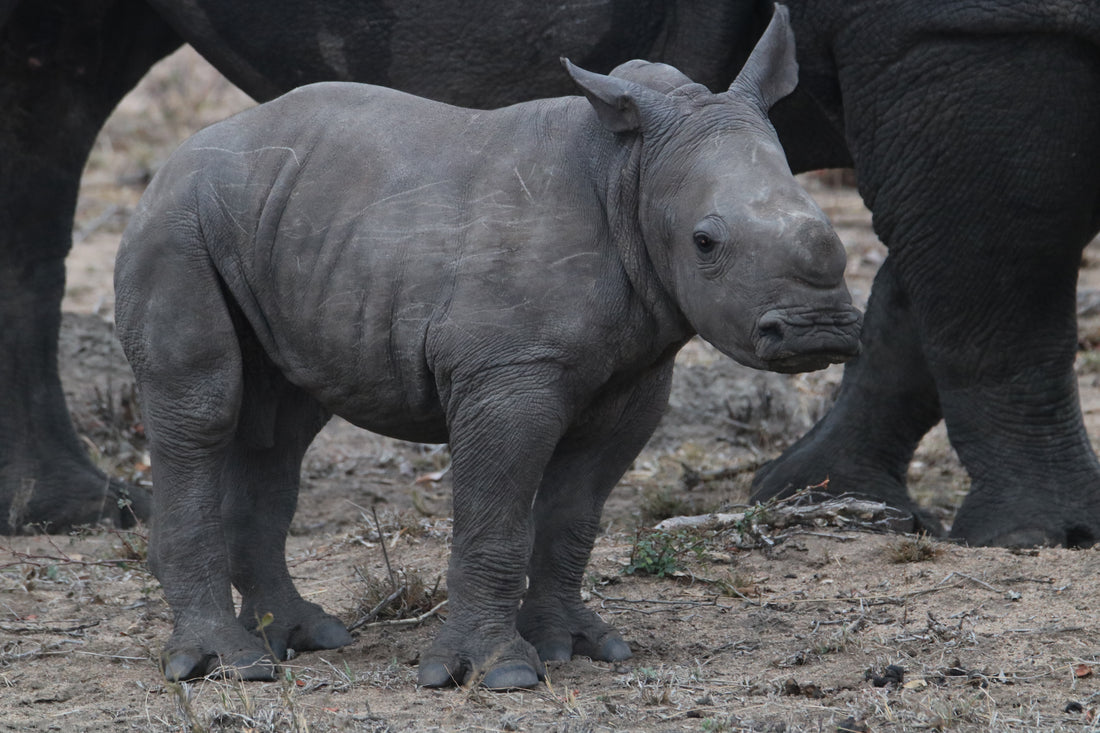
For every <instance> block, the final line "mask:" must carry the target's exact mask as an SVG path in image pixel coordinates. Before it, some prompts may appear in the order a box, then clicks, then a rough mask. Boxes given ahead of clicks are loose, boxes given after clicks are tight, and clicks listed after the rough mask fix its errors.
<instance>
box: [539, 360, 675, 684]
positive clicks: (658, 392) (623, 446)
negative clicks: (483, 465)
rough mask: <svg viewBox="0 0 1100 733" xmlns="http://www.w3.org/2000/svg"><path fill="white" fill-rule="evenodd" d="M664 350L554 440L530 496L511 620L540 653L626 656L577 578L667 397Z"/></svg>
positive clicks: (561, 656) (559, 657)
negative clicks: (526, 556)
mask: <svg viewBox="0 0 1100 733" xmlns="http://www.w3.org/2000/svg"><path fill="white" fill-rule="evenodd" d="M673 358H674V357H673V356H672V355H670V356H669V357H668V358H667V359H664V360H663V361H662V362H661V364H660V365H659V366H656V367H653V368H652V369H651V370H650V372H649V373H648V374H646V375H645V377H643V378H642V379H641V380H640V381H639V382H635V383H632V384H630V385H629V386H626V387H619V388H614V389H610V390H609V391H608V392H607V393H606V394H605V395H603V396H602V397H601V398H600V399H599V400H598V401H597V402H596V403H595V404H594V405H593V406H592V408H590V409H589V410H588V411H587V413H586V414H585V415H584V416H582V417H581V419H579V420H577V421H576V424H575V427H574V428H572V429H571V430H570V431H569V432H568V433H566V435H565V436H564V437H563V438H562V441H561V442H560V443H559V444H558V447H557V450H556V451H555V452H554V457H553V458H552V459H551V461H550V465H549V466H547V468H546V472H545V474H544V475H543V479H542V484H541V485H540V487H539V491H538V494H537V496H536V497H535V505H534V508H533V510H532V514H533V516H534V520H535V545H534V549H533V551H532V554H531V564H530V567H529V569H528V577H529V587H528V589H527V595H526V597H525V598H524V601H523V607H522V608H521V609H520V613H519V619H518V621H517V626H518V628H519V631H520V633H521V634H523V637H524V638H525V639H527V641H529V642H531V643H532V644H533V645H534V646H535V649H536V650H538V653H539V657H540V658H541V659H543V660H568V659H571V658H572V657H573V655H574V654H580V655H584V656H587V657H591V658H593V659H599V660H603V661H608V662H617V661H621V660H623V659H627V658H629V657H630V656H631V652H630V647H629V646H627V644H626V642H625V641H623V639H622V637H621V636H620V635H619V632H618V631H616V630H615V629H614V628H613V627H611V626H610V625H609V624H607V623H605V622H604V621H603V620H602V619H600V617H599V615H597V614H596V612H595V611H592V610H590V609H588V608H586V607H585V605H584V603H583V602H582V601H581V594H580V590H581V581H582V579H583V577H584V570H585V567H586V566H587V564H588V558H589V555H590V554H591V553H592V544H593V542H594V541H595V539H596V534H597V532H598V531H599V528H600V514H601V512H602V510H603V505H604V502H605V501H606V500H607V496H608V494H610V493H611V490H612V489H613V488H614V487H615V484H616V483H618V481H619V479H620V478H622V475H623V473H624V472H625V471H626V470H627V469H628V468H629V467H630V464H631V463H632V462H633V461H634V459H635V458H636V457H637V455H638V453H639V452H640V451H641V450H642V448H643V447H645V443H646V441H647V440H649V437H650V436H651V435H652V434H653V430H654V428H656V426H657V423H658V422H659V421H660V419H661V415H662V413H663V412H664V410H665V406H666V405H667V404H668V394H669V387H670V384H671V377H672V360H673Z"/></svg>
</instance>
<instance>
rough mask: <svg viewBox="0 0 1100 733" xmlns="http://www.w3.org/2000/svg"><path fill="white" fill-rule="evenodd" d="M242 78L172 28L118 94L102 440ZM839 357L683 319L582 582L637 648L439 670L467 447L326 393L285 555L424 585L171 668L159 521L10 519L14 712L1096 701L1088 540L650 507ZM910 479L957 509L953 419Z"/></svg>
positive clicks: (619, 719) (355, 717) (95, 410)
mask: <svg viewBox="0 0 1100 733" xmlns="http://www.w3.org/2000/svg"><path fill="white" fill-rule="evenodd" d="M247 104H249V102H248V100H247V98H244V97H243V95H240V93H239V92H236V91H235V90H234V89H233V88H232V87H230V86H229V85H228V84H226V83H225V82H224V81H223V80H221V79H220V77H219V76H218V75H217V74H216V73H215V72H213V71H212V70H210V69H209V68H208V67H206V66H205V65H204V64H202V63H201V62H199V61H198V60H197V59H196V57H195V56H194V55H193V54H191V53H190V52H182V53H180V54H177V55H176V56H174V57H173V58H171V59H169V60H168V61H167V62H165V63H163V64H162V65H160V66H159V67H158V69H157V70H156V71H155V73H154V74H153V75H152V76H151V77H150V78H149V79H147V80H146V81H145V82H143V84H142V86H141V88H139V89H138V90H137V91H135V93H134V94H133V95H131V96H130V97H129V98H128V99H127V100H126V101H125V102H124V103H123V105H122V106H121V107H120V109H119V110H118V112H117V113H116V115H115V117H114V118H112V121H111V123H110V125H109V126H108V128H107V129H106V130H105V131H104V133H103V135H102V136H101V138H100V142H99V143H98V144H97V148H96V151H95V154H94V155H93V157H92V161H91V163H90V165H89V169H88V171H87V172H86V176H85V179H84V185H83V188H82V197H81V200H80V206H79V212H78V221H77V224H76V229H75V244H74V248H73V255H72V257H71V258H70V262H69V285H68V290H67V297H66V301H65V310H66V317H65V322H64V325H63V334H62V347H61V351H62V357H61V358H62V370H63V380H64V384H65V389H66V393H67V394H68V396H69V398H70V404H71V405H72V408H73V413H74V419H75V421H76V423H77V426H78V429H79V430H80V432H81V434H82V435H83V436H85V438H86V443H87V445H88V447H89V450H90V451H91V452H92V453H93V455H94V456H95V457H96V459H97V460H99V461H100V462H101V464H102V465H103V467H104V468H105V469H106V470H108V471H111V472H112V473H114V474H116V475H120V476H123V477H126V478H127V479H129V480H134V481H147V480H148V479H147V469H148V467H147V459H146V457H145V456H144V452H143V446H142V443H141V435H140V430H139V429H137V428H136V425H139V423H140V415H138V414H135V413H134V412H133V411H132V409H131V408H130V407H129V403H128V401H127V397H128V395H129V394H130V390H131V389H132V379H131V377H130V375H129V370H128V367H127V365H126V364H125V361H124V359H123V358H122V356H121V352H120V350H119V348H118V346H117V343H116V342H115V340H114V337H113V334H112V331H111V326H110V317H111V308H112V296H111V288H112V286H111V278H110V273H111V269H112V266H113V253H114V249H115V247H116V246H117V242H118V238H119V234H120V232H121V229H122V227H123V226H124V224H125V221H126V217H127V216H128V214H129V212H130V211H131V210H132V207H133V205H134V203H136V201H137V198H138V196H140V193H141V189H142V187H143V185H144V183H145V182H146V181H147V180H148V177H149V175H150V174H151V172H152V171H154V170H155V169H156V167H157V166H158V165H159V163H160V162H161V161H163V160H164V158H165V157H166V156H167V154H168V153H169V152H170V151H171V149H172V148H173V147H174V145H175V144H178V142H179V141H181V140H182V139H183V138H184V137H186V136H187V135H188V134H190V133H192V132H194V131H195V130H197V129H198V128H199V127H200V126H202V125H203V124H207V123H209V122H212V121H214V120H216V119H219V118H221V117H223V116H225V115H226V114H229V113H230V112H232V111H233V110H234V109H240V108H241V107H242V106H245V105H247ZM835 178H836V176H835V175H826V176H811V177H806V178H805V179H804V180H805V183H806V185H807V186H808V187H809V188H810V189H811V190H812V191H813V192H814V194H815V196H817V197H818V198H819V200H820V202H821V204H822V206H823V208H825V210H826V211H827V212H828V213H829V215H830V217H831V218H832V219H833V222H834V224H835V225H836V226H837V229H838V231H839V232H840V233H841V237H842V239H844V241H845V244H846V246H847V248H848V251H849V276H850V283H851V286H852V289H853V292H854V294H855V295H856V297H857V299H865V298H866V296H867V293H868V291H869V289H870V279H871V278H872V277H873V274H874V271H875V268H876V267H877V265H878V264H879V263H880V262H881V260H882V256H883V253H884V250H883V249H882V247H881V245H880V244H879V243H878V242H877V240H876V239H875V237H874V235H873V233H872V232H871V230H870V225H869V216H868V214H867V212H866V210H865V209H864V208H863V207H862V204H861V203H860V201H859V199H858V196H856V195H855V193H854V192H853V191H852V190H851V189H850V188H845V187H843V186H839V187H838V186H835V185H833V184H834V183H835V181H834V179H835ZM1098 267H1100V249H1096V246H1095V245H1094V246H1093V247H1092V248H1090V251H1089V253H1088V256H1087V257H1086V263H1085V267H1084V269H1083V271H1082V273H1083V274H1082V278H1083V286H1082V296H1081V304H1082V309H1083V310H1082V312H1083V313H1084V314H1085V315H1084V316H1083V317H1082V320H1081V334H1082V343H1083V344H1084V345H1085V348H1084V349H1083V350H1082V352H1081V358H1080V359H1079V369H1078V371H1079V376H1080V381H1081V393H1082V400H1083V404H1084V406H1085V409H1086V417H1087V420H1088V423H1089V427H1090V433H1091V434H1093V435H1094V436H1096V435H1097V433H1098V429H1100V426H1098V425H1097V423H1096V413H1097V411H1098V410H1100V368H1098V367H1097V364H1098V360H1097V359H1096V358H1095V353H1094V352H1093V351H1092V350H1091V349H1092V347H1093V345H1095V344H1096V343H1100V320H1098V318H1100V317H1098V316H1096V315H1094V314H1093V312H1092V311H1093V310H1100V308H1097V306H1096V305H1095V304H1096V303H1097V302H1098V301H1100V298H1096V297H1095V292H1096V291H1094V290H1093V289H1092V288H1093V287H1094V286H1095V283H1096V282H1097V281H1098V277H1100V275H1098ZM839 374H840V371H839V369H835V368H834V369H830V370H826V371H825V372H821V373H817V374H812V375H803V376H797V377H790V378H788V377H781V376H779V375H773V374H761V373H756V372H752V371H750V370H747V369H744V368H742V367H739V366H737V365H735V364H732V363H731V362H730V361H729V360H728V359H725V358H724V357H721V356H720V355H718V354H716V353H715V352H714V350H713V349H711V348H709V347H708V346H706V345H705V344H701V343H693V344H691V345H689V347H688V348H687V349H685V351H684V354H683V355H682V357H681V359H680V364H679V366H678V370H677V376H676V383H675V387H674V392H673V398H672V402H671V406H670V410H669V413H668V415H667V416H666V418H665V420H664V422H663V423H662V425H661V428H660V430H659V432H658V435H657V436H655V438H654V440H653V441H652V442H651V444H650V446H649V447H648V448H647V449H646V451H645V452H644V453H643V454H642V456H640V457H639V459H638V460H637V461H636V463H635V465H634V467H633V468H632V470H631V471H630V472H628V474H627V475H626V476H625V477H624V479H623V482H622V485H621V486H620V487H619V488H618V489H617V490H616V493H615V495H614V496H613V498H612V501H611V502H610V503H609V506H608V508H607V512H606V515H605V525H606V532H605V533H604V534H603V535H602V536H601V537H600V538H599V540H598V543H597V547H596V551H595V553H594V556H593V560H592V563H591V566H590V568H589V574H588V579H587V582H586V584H585V593H586V595H587V597H588V602H589V603H590V605H591V606H592V607H595V608H598V609H599V610H600V612H601V613H602V614H603V615H604V617H605V618H606V619H608V620H609V621H610V622H611V623H614V624H615V625H616V626H618V627H619V628H620V629H622V630H623V632H624V636H625V638H626V639H627V641H628V642H630V644H631V646H632V648H633V649H634V650H635V656H634V658H633V659H632V660H630V661H629V663H627V664H622V665H608V664H601V663H593V662H591V661H589V660H587V659H576V660H573V661H572V662H569V663H565V664H555V665H552V666H551V667H550V669H549V676H548V679H547V682H546V684H545V685H544V686H541V687H539V688H538V689H537V690H534V691H530V692H515V693H503V694H502V693H487V692H484V691H479V690H477V689H464V690H449V691H425V690H417V689H416V687H415V678H416V670H415V663H416V660H417V657H418V654H419V651H420V650H421V649H423V648H425V647H426V646H427V644H428V643H429V641H430V639H431V638H432V636H433V635H434V633H435V632H436V631H437V630H438V627H439V624H440V623H441V620H442V618H444V617H445V614H446V606H445V605H444V606H442V607H441V608H439V609H438V610H437V611H435V612H434V613H428V612H429V611H430V610H431V609H432V608H433V607H435V606H436V604H437V603H438V601H440V600H442V598H444V597H445V594H444V591H443V590H442V588H440V589H436V590H435V593H434V594H433V593H432V592H431V591H432V590H433V588H435V586H436V584H437V581H438V582H441V581H439V579H440V578H441V576H442V574H443V573H444V570H445V568H446V561H447V553H448V541H449V519H448V513H449V504H450V498H449V485H448V478H447V476H446V474H445V472H443V471H444V469H445V468H446V465H447V453H446V451H445V449H443V448H441V447H438V446H415V445H411V444H407V443H400V442H397V441H392V440H388V439H384V438H380V437H377V436H372V435H369V434H367V433H364V432H362V431H358V430H355V429H354V428H351V427H350V426H348V425H346V424H344V423H340V422H334V423H333V424H332V425H330V426H329V427H328V428H326V430H325V431H324V433H323V434H322V436H321V437H320V438H319V439H318V441H317V443H316V444H315V445H314V447H313V448H312V449H311V451H310V454H309V456H308V458H307V461H306V467H305V487H304V490H303V493H302V498H301V502H300V508H299V513H298V516H297V518H296V521H295V524H294V527H293V531H292V537H291V539H290V546H289V550H288V552H289V557H290V564H291V568H292V572H293V573H294V575H295V578H296V582H297V584H298V586H299V588H300V589H301V591H302V592H303V594H304V595H306V597H308V598H310V599H311V600H314V601H316V602H319V603H321V604H322V605H324V606H325V607H326V608H327V609H328V610H330V611H331V612H333V613H336V614H338V615H339V616H340V617H341V618H343V619H344V620H346V621H347V622H348V623H349V624H354V623H356V622H361V621H362V619H363V618H364V617H365V616H366V615H367V612H368V611H369V610H370V609H371V608H372V607H373V606H375V605H376V604H377V602H378V600H379V599H380V598H381V597H384V596H386V595H388V594H389V593H390V590H391V587H392V586H391V585H390V580H389V572H388V570H387V562H386V560H385V557H384V555H383V551H382V545H383V543H384V546H385V548H386V556H388V561H389V566H390V567H392V569H393V570H394V571H395V573H396V580H397V583H398V585H402V584H404V585H406V586H420V587H421V589H420V593H419V595H417V594H415V593H410V594H408V595H409V596H410V597H408V599H407V606H408V607H407V608H405V609H398V611H399V612H396V613H393V614H391V616H392V617H390V618H386V617H382V618H377V619H373V620H371V621H369V622H363V623H362V625H360V626H359V627H358V628H357V629H356V631H355V635H356V637H357V638H356V642H355V643H354V644H353V645H351V646H350V647H348V648H346V649H343V650H339V651H335V652H328V653H309V654H303V655H301V656H299V657H297V658H295V659H293V660H292V661H291V662H289V663H288V664H287V665H285V668H284V669H285V676H284V678H283V679H281V680H280V681H278V682H273V683H248V684H240V683H235V682H226V681H219V680H205V681H199V682H195V683H188V684H182V685H167V684H165V682H164V680H163V678H162V677H161V676H160V675H159V673H158V671H157V667H156V662H155V660H156V658H157V654H158V651H159V648H160V645H161V644H162V643H163V641H164V640H165V639H166V638H167V636H168V634H169V632H170V623H171V619H170V614H169V612H168V609H167V606H166V605H165V602H164V600H163V596H162V594H161V591H160V588H159V586H158V584H157V582H156V580H155V578H153V577H152V576H151V575H150V574H149V573H148V572H147V570H146V569H145V568H144V565H143V563H142V560H143V557H144V543H145V530H144V529H143V528H139V530H138V531H136V532H127V533H123V532H110V531H102V530H91V531H88V532H84V533H75V534H73V535H67V536H50V535H41V536H35V537H18V538H12V539H0V730H12V731H16V730H18V731H26V730H57V731H66V732H67V731H98V730H192V731H201V730H212V731H223V730H224V731H229V730H233V731H268V730H270V731H284V730H307V729H311V730H317V731H324V730H357V731H358V730H369V731H376V730H377V731H383V730H470V729H473V730H493V731H495V730H561V731H567V730H568V731H589V730H642V731H676V730H698V731H733V730H760V731H782V730H830V731H832V730H841V729H849V730H915V729H933V730H988V731H1003V730H1063V729H1064V730H1079V729H1086V730H1087V729H1092V728H1097V727H1100V722H1097V718H1098V717H1100V716H1098V715H1097V713H1096V710H1097V707H1098V698H1100V692H1098V690H1100V687H1098V684H1097V677H1096V675H1095V674H1094V673H1093V668H1094V666H1095V665H1096V664H1100V661H1098V660H1097V653H1098V651H1097V649H1098V647H1097V642H1098V634H1097V631H1096V628H1095V627H1094V626H1093V622H1094V619H1095V618H1096V615H1095V611H1094V608H1095V603H1096V601H1095V599H1096V598H1098V597H1100V576H1098V574H1097V572H1096V571H1097V568H1098V566H1100V553H1098V552H1097V551H1096V550H1081V551H1073V550H1062V549H1040V550H1036V551H1030V552H1012V551H1009V550H1003V549H988V548H985V549H969V548H963V547H958V546H954V545H949V544H945V543H937V542H932V541H927V540H916V539H914V538H906V537H900V536H897V535H891V534H883V533H879V532H877V531H874V530H873V529H871V528H868V527H866V526H862V524H863V523H861V522H860V521H859V518H858V517H853V516H850V515H841V516H840V517H839V518H833V519H827V520H819V521H818V522H816V523H813V524H811V525H809V526H806V525H793V526H787V527H779V526H776V525H775V524H774V522H769V520H768V519H767V518H766V517H763V516H757V517H756V524H755V525H754V526H750V525H752V522H744V523H742V524H741V525H739V526H736V527H726V528H721V529H717V528H708V529H702V530H694V531H682V532H665V533H653V532H651V531H650V530H648V529H646V528H648V527H651V526H653V525H654V524H655V523H656V522H657V521H658V520H660V519H662V518H663V517H665V516H668V515H672V514H694V513H701V512H707V511H714V510H727V509H729V508H730V507H734V506H736V505H738V504H740V503H741V502H743V501H744V499H745V496H746V487H747V482H748V479H749V477H750V476H751V468H752V467H754V466H755V465H758V464H759V462H760V461H761V460H764V459H767V458H769V457H772V456H774V455H776V454H777V453H778V451H779V450H781V449H782V447H783V446H785V445H787V444H789V442H790V441H792V440H793V439H794V438H795V437H797V436H798V435H799V434H800V433H801V432H802V431H804V430H805V429H806V427H808V426H809V425H810V424H812V422H813V420H815V419H816V418H817V417H818V416H819V415H820V414H822V412H823V411H824V410H825V409H826V407H827V405H828V403H829V400H830V398H831V396H832V394H833V393H834V391H835V387H836V384H837V382H838V380H839ZM1096 442H1097V440H1096V438H1095V437H1094V443H1096ZM731 467H734V468H737V467H741V468H744V469H745V470H741V471H738V470H728V469H730V468H731ZM440 473H442V475H440ZM910 481H911V485H912V487H913V491H914V493H915V495H917V496H918V497H919V498H920V500H921V501H922V503H923V504H925V505H926V506H928V507H929V508H930V509H931V510H932V511H934V512H936V513H937V514H938V515H939V516H941V517H942V518H943V519H944V521H945V522H947V523H949V522H950V519H951V516H952V512H953V509H954V506H955V505H956V503H957V502H958V500H959V498H960V497H961V496H962V495H963V494H964V493H965V491H966V487H967V483H968V481H967V478H966V476H965V474H964V473H963V472H962V470H961V468H960V467H959V464H958V461H957V460H956V458H955V456H954V454H953V453H952V451H951V449H950V446H949V445H948V443H947V441H946V437H945V434H944V432H943V430H942V428H939V429H937V430H936V431H934V432H933V433H932V434H930V435H929V436H928V438H927V439H926V440H925V441H924V443H923V444H922V446H921V448H920V451H919V452H918V455H917V459H916V461H915V462H914V465H913V469H912V471H911V475H910ZM372 509H373V510H376V511H377V516H378V519H379V523H380V526H378V525H376V524H375V521H374V518H373V515H372ZM646 551H649V552H651V553H657V555H656V556H653V555H650V556H648V559H647V556H646V555H645V554H644V553H645V552H646ZM662 553H663V554H662ZM646 571H650V572H648V573H647V572H646ZM654 573H656V574H654ZM424 586H426V589H425V588H424ZM418 616H422V618H420V620H419V621H410V620H409V619H410V618H415V617H418ZM891 665H892V666H891Z"/></svg>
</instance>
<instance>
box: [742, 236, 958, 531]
mask: <svg viewBox="0 0 1100 733" xmlns="http://www.w3.org/2000/svg"><path fill="white" fill-rule="evenodd" d="M860 340H861V343H862V347H863V348H862V351H861V354H860V356H858V357H856V359H854V360H852V361H851V362H849V363H848V364H847V365H845V367H844V377H843V380H842V382H841V387H840V393H839V394H838V395H837V401H836V403H835V404H834V405H833V406H832V408H831V409H830V410H829V412H828V413H827V414H826V415H825V417H824V418H822V419H821V421H820V422H818V424H817V425H815V426H814V427H813V429H812V430H810V432H809V433H807V434H806V435H804V436H803V437H802V438H801V439H799V440H798V441H797V442H796V443H795V444H794V445H792V446H791V447H789V448H788V449H787V450H785V451H784V452H783V454H782V455H780V456H779V457H778V458H776V459H775V460H773V461H771V462H770V463H768V464H766V465H765V466H764V467H763V468H761V469H760V470H759V471H758V472H757V474H756V476H755V477H754V478H753V483H752V500H753V501H756V502H764V501H768V500H770V499H780V498H785V497H788V496H790V495H792V494H794V493H795V492H797V491H800V490H803V489H806V488H807V487H816V488H814V491H815V492H817V493H824V494H831V495H842V494H852V495H859V496H863V497H867V498H870V499H874V500H877V501H882V502H885V503H886V504H889V505H890V506H893V507H895V508H898V509H901V510H903V511H905V512H907V513H908V516H909V517H911V519H909V520H905V519H902V520H899V522H898V523H897V525H896V528H897V529H898V530H901V531H924V532H928V533H930V534H937V535H938V534H943V527H942V525H941V524H940V522H939V520H937V519H936V518H935V517H933V516H931V515H930V514H928V513H927V512H926V511H924V510H922V509H921V508H919V507H918V506H917V505H916V504H914V503H913V502H912V500H911V499H910V498H909V494H908V492H907V490H906V486H905V476H906V471H907V469H908V466H909V461H910V460H911V459H912V457H913V452H914V451H915V450H916V447H917V444H918V443H919V442H920V439H921V437H923V436H924V434H925V433H926V432H928V430H929V429H930V428H931V427H932V426H934V425H935V424H936V423H937V422H938V421H939V419H940V411H939V402H938V400H937V397H936V388H935V384H934V382H933V381H932V375H931V374H930V373H929V371H928V365H927V364H926V363H925V361H924V356H923V354H922V352H921V348H920V341H919V337H918V334H917V330H916V325H915V323H914V321H913V316H912V313H911V312H910V304H909V298H908V296H907V295H906V293H905V291H904V289H903V288H902V286H901V285H900V283H898V281H897V279H896V277H895V275H894V266H893V263H892V262H891V260H890V258H889V257H887V259H886V261H885V262H884V263H883V265H882V267H881V268H880V269H879V272H878V274H877V275H876V277H875V283H874V287H873V289H872V292H871V298H870V302H869V303H868V305H867V313H866V316H865V318H864V322H863V332H862V334H861V336H860Z"/></svg>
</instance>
